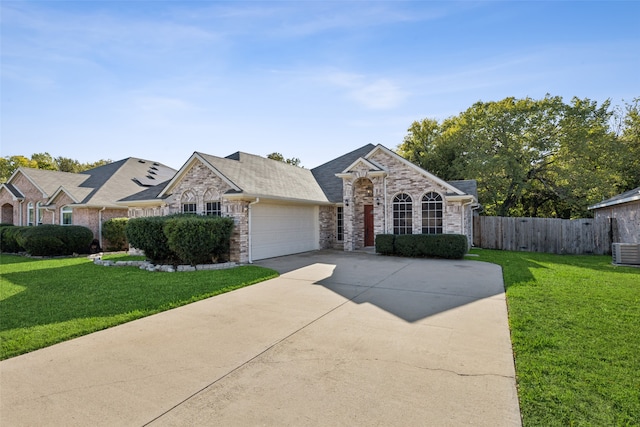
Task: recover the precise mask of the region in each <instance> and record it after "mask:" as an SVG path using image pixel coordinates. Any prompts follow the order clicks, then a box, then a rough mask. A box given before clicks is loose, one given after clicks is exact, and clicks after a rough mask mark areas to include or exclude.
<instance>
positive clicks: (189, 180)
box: [166, 161, 249, 263]
mask: <svg viewBox="0 0 640 427" xmlns="http://www.w3.org/2000/svg"><path fill="white" fill-rule="evenodd" d="M230 189H231V187H230V186H229V184H227V183H226V182H225V181H224V180H223V179H222V178H220V177H219V176H218V175H216V174H215V173H214V172H213V171H212V170H211V169H210V168H208V167H207V166H205V165H204V164H202V163H201V162H200V161H196V162H195V163H194V165H193V166H192V167H191V168H190V169H189V170H188V171H187V172H186V173H185V174H184V176H183V177H182V179H181V180H180V181H179V182H178V183H177V185H176V186H175V187H174V188H173V193H172V194H171V196H169V197H168V198H167V200H166V203H167V206H168V207H167V213H168V214H173V213H179V212H181V211H182V202H181V201H182V195H183V194H185V193H186V192H191V193H193V195H195V202H196V206H197V210H196V212H198V213H201V212H204V210H205V203H206V202H207V201H220V202H221V203H220V205H221V206H220V208H221V210H222V215H223V216H228V217H231V218H233V221H234V223H235V226H234V228H233V234H232V235H231V254H230V258H231V261H234V262H238V263H246V262H249V214H248V212H249V202H247V201H239V200H238V201H236V200H227V199H224V198H222V197H221V195H222V194H224V193H225V192H226V191H228V190H230ZM205 194H208V195H209V197H211V200H205Z"/></svg>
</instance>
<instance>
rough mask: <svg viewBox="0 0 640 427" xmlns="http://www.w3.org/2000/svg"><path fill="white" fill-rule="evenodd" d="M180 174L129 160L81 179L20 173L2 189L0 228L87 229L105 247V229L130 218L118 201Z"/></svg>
mask: <svg viewBox="0 0 640 427" xmlns="http://www.w3.org/2000/svg"><path fill="white" fill-rule="evenodd" d="M175 173H176V170H175V169H172V168H170V167H168V166H165V165H162V164H160V163H157V162H153V161H149V160H144V159H137V158H127V159H123V160H120V161H117V162H113V163H109V164H107V165H104V166H99V167H97V168H94V169H90V170H87V171H84V172H80V173H68V172H59V171H50V170H42V169H32V168H22V167H21V168H18V169H17V170H16V171H15V172H14V173H13V174H12V175H11V177H10V178H9V179H8V180H7V182H6V183H3V184H0V223H9V224H14V225H23V226H29V225H33V226H35V225H40V224H61V225H68V224H74V225H82V226H85V227H87V228H89V229H90V230H91V231H93V234H94V236H95V237H96V238H97V239H99V240H100V244H101V246H102V243H103V242H102V236H101V235H102V232H101V231H102V224H103V223H104V222H105V221H107V220H109V219H111V218H117V217H126V216H127V215H128V209H127V207H126V206H122V205H121V204H118V203H116V202H117V200H119V199H121V198H123V197H126V196H129V195H131V194H134V193H137V192H140V191H141V189H144V188H148V187H153V186H155V185H156V184H157V183H159V182H167V181H168V180H170V179H171V178H172V177H173V176H174V175H175Z"/></svg>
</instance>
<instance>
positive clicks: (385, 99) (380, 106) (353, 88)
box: [324, 71, 409, 110]
mask: <svg viewBox="0 0 640 427" xmlns="http://www.w3.org/2000/svg"><path fill="white" fill-rule="evenodd" d="M324 80H325V81H326V82H327V83H329V84H332V85H334V86H337V87H340V88H344V89H346V96H347V97H348V98H349V99H351V100H353V101H355V102H357V103H358V104H360V105H361V106H363V107H365V108H368V109H371V110H389V109H393V108H396V107H398V106H400V105H401V104H402V103H403V102H404V100H405V99H406V98H407V97H408V96H409V92H407V91H405V90H403V89H402V88H401V87H400V86H399V85H398V84H396V83H394V82H393V81H392V80H390V79H388V78H376V77H368V76H364V75H360V74H352V73H345V72H339V71H338V72H331V73H328V74H326V75H325V76H324Z"/></svg>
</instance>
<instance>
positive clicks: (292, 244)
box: [251, 203, 320, 260]
mask: <svg viewBox="0 0 640 427" xmlns="http://www.w3.org/2000/svg"><path fill="white" fill-rule="evenodd" d="M318 230H319V224H318V207H317V206H291V205H270V204H266V203H258V204H255V205H253V206H252V207H251V258H252V259H253V260H259V259H264V258H271V257H275V256H281V255H288V254H296V253H300V252H305V251H311V250H314V249H318V248H319V246H320V243H319V240H320V236H319V232H318Z"/></svg>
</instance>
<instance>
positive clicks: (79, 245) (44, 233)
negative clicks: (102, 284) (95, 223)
mask: <svg viewBox="0 0 640 427" xmlns="http://www.w3.org/2000/svg"><path fill="white" fill-rule="evenodd" d="M92 240H93V233H92V232H91V230H89V229H88V228H86V227H82V226H79V225H53V224H45V225H39V226H37V227H14V226H10V225H3V226H1V227H0V247H2V252H27V253H28V254H29V255H33V256H57V255H71V254H74V253H76V254H86V253H88V252H89V246H90V245H91V242H92Z"/></svg>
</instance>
